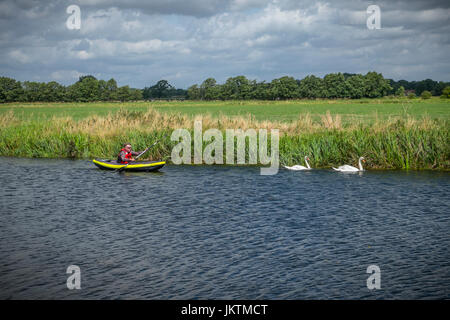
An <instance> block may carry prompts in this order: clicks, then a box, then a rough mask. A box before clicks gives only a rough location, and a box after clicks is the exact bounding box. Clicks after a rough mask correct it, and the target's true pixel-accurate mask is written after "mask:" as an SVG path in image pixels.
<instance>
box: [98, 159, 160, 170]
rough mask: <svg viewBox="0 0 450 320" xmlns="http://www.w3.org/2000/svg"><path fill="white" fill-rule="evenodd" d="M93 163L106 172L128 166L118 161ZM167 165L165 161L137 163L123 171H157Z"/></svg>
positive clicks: (99, 160)
mask: <svg viewBox="0 0 450 320" xmlns="http://www.w3.org/2000/svg"><path fill="white" fill-rule="evenodd" d="M92 162H94V164H95V165H96V166H97V167H99V168H100V169H104V170H117V169H120V168H122V167H125V166H126V164H121V163H117V161H116V160H102V159H94V160H92ZM165 164H166V162H165V161H147V162H135V163H131V164H129V165H128V166H126V168H124V169H123V171H134V172H148V171H156V170H159V169H161V168H162V167H164V165H165Z"/></svg>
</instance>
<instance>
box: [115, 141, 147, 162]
mask: <svg viewBox="0 0 450 320" xmlns="http://www.w3.org/2000/svg"><path fill="white" fill-rule="evenodd" d="M141 152H142V151H141ZM141 152H136V151H133V150H132V148H131V143H125V144H124V145H123V148H122V150H120V152H119V155H118V156H117V163H121V164H128V162H133V161H136V159H134V158H133V156H137V155H138V154H140V153H141Z"/></svg>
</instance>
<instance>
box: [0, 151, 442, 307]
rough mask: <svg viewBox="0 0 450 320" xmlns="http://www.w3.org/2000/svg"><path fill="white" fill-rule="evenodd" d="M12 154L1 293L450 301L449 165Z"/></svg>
mask: <svg viewBox="0 0 450 320" xmlns="http://www.w3.org/2000/svg"><path fill="white" fill-rule="evenodd" d="M0 160H1V162H0V172H1V173H0V178H1V182H2V188H1V189H0V212H1V214H0V288H1V289H0V298H1V299H8V298H13V299H17V298H24V299H33V298H35V299H114V298H126V299H130V298H139V299H360V298H362V299H365V298H369V299H400V298H402V299H412V298H414V299H436V298H450V294H449V288H450V262H449V261H450V254H449V246H450V237H449V231H448V230H450V210H449V205H448V199H449V198H450V186H449V182H450V179H449V178H450V175H449V174H448V173H442V172H441V173H439V172H370V171H367V172H364V173H362V174H342V173H338V172H333V171H329V170H312V171H310V172H292V171H287V170H280V172H279V173H278V174H277V175H275V176H260V175H259V168H256V167H245V166H243V167H227V166H166V167H164V168H163V169H162V170H161V172H160V173H124V174H117V173H115V172H109V171H101V170H99V169H97V168H95V167H94V165H92V164H91V163H90V162H88V161H68V160H35V159H12V158H2V159H0ZM72 264H74V265H78V266H79V267H80V268H81V274H82V280H81V287H82V289H81V290H73V291H69V290H68V289H67V287H66V280H67V277H68V275H67V274H66V273H65V272H66V268H67V267H68V266H69V265H72ZM372 264H375V265H378V266H379V267H380V269H381V290H376V291H370V290H368V289H367V287H366V280H367V278H368V277H369V274H366V269H367V267H368V266H369V265H372Z"/></svg>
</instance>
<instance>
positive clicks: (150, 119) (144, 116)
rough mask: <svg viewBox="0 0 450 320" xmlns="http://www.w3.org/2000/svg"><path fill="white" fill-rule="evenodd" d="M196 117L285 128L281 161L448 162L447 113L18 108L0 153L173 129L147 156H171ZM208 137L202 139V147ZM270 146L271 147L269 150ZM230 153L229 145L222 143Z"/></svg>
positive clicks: (79, 148)
mask: <svg viewBox="0 0 450 320" xmlns="http://www.w3.org/2000/svg"><path fill="white" fill-rule="evenodd" d="M194 119H202V124H203V130H204V131H205V130H207V129H210V128H216V129H219V130H221V131H222V132H224V131H225V130H226V129H243V130H247V129H268V130H270V129H279V130H280V144H279V145H280V161H281V163H282V164H286V165H292V164H303V157H304V156H305V155H308V156H309V157H310V159H311V161H310V162H311V165H312V166H313V167H317V168H326V167H331V166H337V165H341V164H353V165H354V164H355V163H357V159H358V158H359V156H364V157H365V158H366V159H367V163H366V165H365V167H366V168H368V169H416V170H421V169H436V170H449V169H450V147H449V144H448V141H450V139H449V138H450V137H449V130H448V128H449V126H448V120H445V119H431V118H429V117H421V118H420V119H418V118H413V117H410V116H405V117H402V118H399V117H389V118H387V119H386V118H383V119H375V120H374V121H372V122H371V123H370V124H367V122H365V121H362V120H361V121H358V120H357V119H355V121H353V122H345V123H344V122H343V121H342V118H341V116H340V115H332V114H330V113H329V112H327V113H326V114H324V115H321V116H320V120H316V119H313V118H312V117H311V115H309V114H304V115H300V116H299V117H298V118H297V119H296V120H294V121H290V122H285V121H267V120H264V121H260V120H256V119H255V117H253V116H252V115H247V116H238V117H231V116H222V117H214V116H211V115H203V116H200V115H197V116H194V117H192V116H189V115H187V114H182V113H165V112H160V111H157V110H154V109H152V108H149V109H147V111H129V110H125V109H120V110H119V111H118V112H116V113H110V114H108V115H106V116H98V115H93V116H88V117H85V118H83V119H81V120H74V119H73V118H71V117H52V118H50V119H42V118H39V119H23V118H20V117H18V116H16V115H14V113H13V112H5V113H2V114H0V156H15V157H29V158H33V157H34V158H74V159H79V158H84V159H92V158H96V157H99V158H114V157H115V156H116V154H117V152H118V150H119V149H120V146H121V144H122V143H124V142H130V143H132V144H133V146H134V148H135V149H136V150H142V149H144V148H145V147H146V146H148V145H150V144H152V143H153V141H155V139H158V138H161V137H163V136H164V135H165V134H167V135H168V136H167V137H166V138H165V139H163V140H162V141H161V142H160V143H158V144H157V145H156V146H155V147H154V148H152V150H151V151H150V152H149V154H147V158H149V159H154V160H157V159H162V158H166V159H168V160H170V155H171V150H172V148H173V147H174V146H175V145H176V144H177V143H176V142H173V141H170V138H169V137H170V133H171V132H172V131H173V130H175V129H179V128H184V129H188V130H191V131H193V122H194ZM225 144H226V141H224V146H225ZM206 145H207V143H204V147H205V146H206ZM269 150H270V149H269ZM224 152H225V148H224Z"/></svg>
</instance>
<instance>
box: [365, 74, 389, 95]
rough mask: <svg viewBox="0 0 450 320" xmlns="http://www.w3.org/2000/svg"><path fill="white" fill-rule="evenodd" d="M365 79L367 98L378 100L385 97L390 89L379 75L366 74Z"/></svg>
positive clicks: (387, 82)
mask: <svg viewBox="0 0 450 320" xmlns="http://www.w3.org/2000/svg"><path fill="white" fill-rule="evenodd" d="M364 79H365V86H364V87H365V96H366V97H367V98H380V97H383V96H385V95H387V94H388V93H389V92H390V91H391V90H392V87H391V86H390V84H389V81H388V80H386V79H384V78H383V75H382V74H381V73H376V72H373V71H372V72H367V74H366V75H365V76H364Z"/></svg>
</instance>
